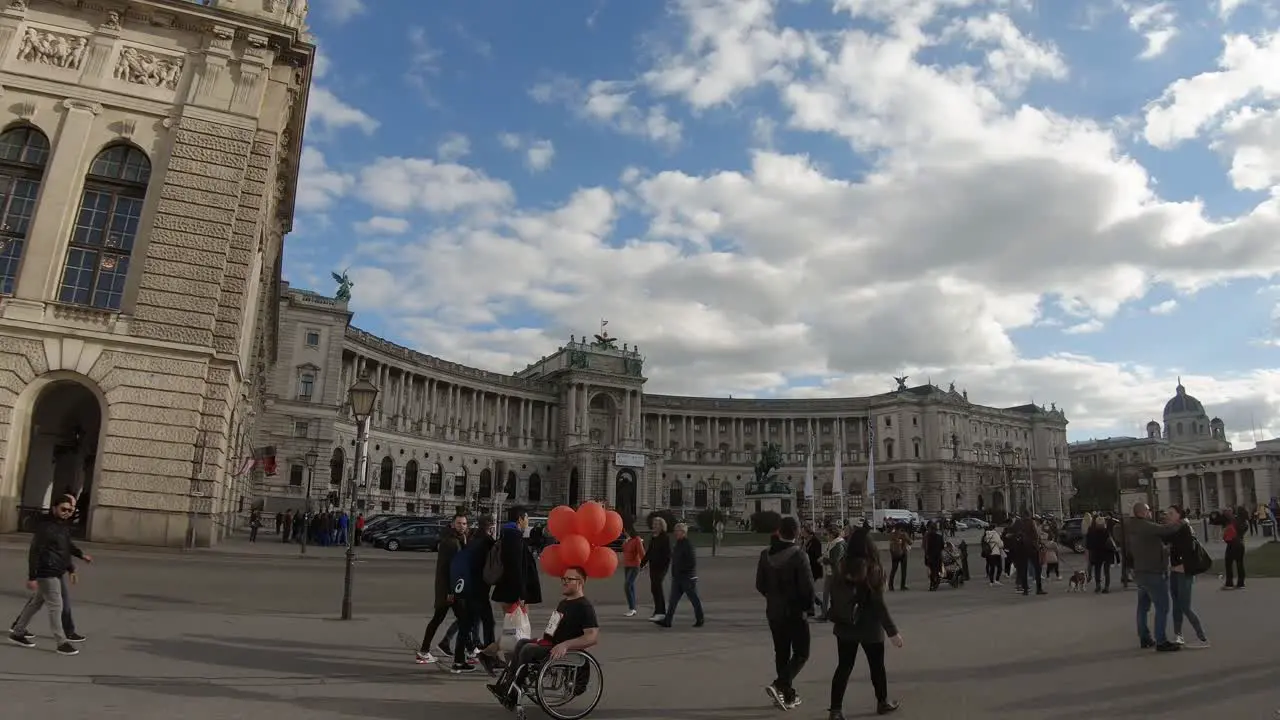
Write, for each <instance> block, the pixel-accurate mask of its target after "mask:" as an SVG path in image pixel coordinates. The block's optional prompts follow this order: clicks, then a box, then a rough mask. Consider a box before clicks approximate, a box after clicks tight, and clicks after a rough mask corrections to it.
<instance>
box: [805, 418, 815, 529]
mask: <svg viewBox="0 0 1280 720" xmlns="http://www.w3.org/2000/svg"><path fill="white" fill-rule="evenodd" d="M813 443H814V435H813V433H809V457H808V460H807V461H806V462H805V468H804V494H805V495H806V496H808V498H809V522H810V523H812V524H813V529H814V530H817V529H818V505H817V503H815V502H814V494H815V493H814V491H813Z"/></svg>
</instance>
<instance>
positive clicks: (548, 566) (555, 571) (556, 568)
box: [538, 545, 565, 577]
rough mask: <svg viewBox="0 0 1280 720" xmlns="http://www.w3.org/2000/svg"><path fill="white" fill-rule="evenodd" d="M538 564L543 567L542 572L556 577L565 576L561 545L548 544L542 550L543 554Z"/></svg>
mask: <svg viewBox="0 0 1280 720" xmlns="http://www.w3.org/2000/svg"><path fill="white" fill-rule="evenodd" d="M538 565H540V566H541V567H542V572H544V573H546V574H548V575H554V576H556V577H563V576H564V571H565V564H564V563H563V562H561V560H560V546H559V545H548V546H547V547H546V549H545V550H543V551H542V556H541V557H539V558H538Z"/></svg>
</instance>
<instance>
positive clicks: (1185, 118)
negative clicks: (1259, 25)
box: [1143, 33, 1280, 148]
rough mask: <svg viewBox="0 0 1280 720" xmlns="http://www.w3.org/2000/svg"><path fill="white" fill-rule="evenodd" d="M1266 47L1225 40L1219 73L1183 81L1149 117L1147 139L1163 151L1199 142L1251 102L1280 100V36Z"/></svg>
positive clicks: (1266, 39)
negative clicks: (1207, 131)
mask: <svg viewBox="0 0 1280 720" xmlns="http://www.w3.org/2000/svg"><path fill="white" fill-rule="evenodd" d="M1260 40H1261V41H1260V42H1258V41H1255V40H1254V39H1253V38H1251V37H1248V36H1246V35H1230V36H1227V37H1225V38H1223V50H1222V55H1221V57H1220V58H1219V59H1218V65H1219V69H1218V70H1211V71H1207V72H1202V73H1200V74H1198V75H1195V76H1193V77H1190V78H1183V79H1180V80H1177V81H1175V82H1173V83H1172V84H1170V85H1169V87H1168V88H1166V89H1165V91H1164V94H1163V96H1162V97H1161V98H1160V100H1159V101H1157V102H1154V103H1152V104H1151V105H1150V106H1149V107H1148V108H1147V112H1146V126H1145V128H1144V130H1143V135H1144V137H1145V138H1146V140H1147V142H1149V143H1151V144H1152V145H1154V146H1156V147H1158V148H1169V147H1172V146H1174V145H1176V144H1178V143H1179V142H1182V141H1184V140H1190V139H1191V138H1194V137H1196V136H1198V135H1199V134H1200V133H1201V132H1202V131H1203V130H1204V129H1205V128H1206V127H1208V126H1210V125H1211V124H1212V123H1213V122H1214V121H1216V120H1219V119H1221V118H1222V116H1223V115H1224V114H1225V113H1226V112H1227V111H1228V110H1230V109H1231V108H1232V107H1234V106H1235V105H1237V104H1238V103H1240V102H1242V101H1244V100H1245V99H1247V98H1250V97H1265V98H1277V97H1280V73H1277V72H1275V68H1276V67H1280V33H1275V34H1271V35H1266V36H1263V37H1262V38H1260Z"/></svg>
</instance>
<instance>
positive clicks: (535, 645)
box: [488, 567, 600, 707]
mask: <svg viewBox="0 0 1280 720" xmlns="http://www.w3.org/2000/svg"><path fill="white" fill-rule="evenodd" d="M586 583H587V571H586V570H583V569H582V568H580V567H571V568H567V569H566V570H565V571H564V575H563V576H562V577H561V578H560V584H561V588H562V590H561V595H562V596H563V597H562V598H561V600H560V604H559V605H557V606H556V609H555V612H553V613H551V618H550V619H549V620H548V621H547V627H546V629H545V630H543V632H542V637H541V638H538V639H536V640H520V641H518V642H517V643H516V647H515V650H514V652H512V653H511V655H510V657H509V658H508V659H507V666H506V668H505V669H504V670H503V672H502V676H501V677H499V678H498V681H497V682H496V683H493V684H492V685H489V686H488V687H489V690H490V692H492V693H493V694H494V695H495V696H496V697H497V698H498V700H499V701H501V702H502V704H503V705H504V706H507V707H512V706H514V705H515V702H516V696H517V694H516V688H515V683H516V681H517V680H518V679H520V678H521V674H522V673H523V672H525V671H527V670H532V669H533V668H534V667H535V666H537V665H541V664H542V663H543V662H546V661H547V660H559V659H560V658H562V657H564V656H565V654H567V653H570V652H573V651H575V650H586V649H588V648H591V647H594V646H595V645H596V643H597V642H599V640H600V623H599V621H598V620H597V619H596V609H595V606H593V605H592V604H591V601H590V600H588V599H587V596H586Z"/></svg>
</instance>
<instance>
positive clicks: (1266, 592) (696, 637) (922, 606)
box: [0, 543, 1280, 720]
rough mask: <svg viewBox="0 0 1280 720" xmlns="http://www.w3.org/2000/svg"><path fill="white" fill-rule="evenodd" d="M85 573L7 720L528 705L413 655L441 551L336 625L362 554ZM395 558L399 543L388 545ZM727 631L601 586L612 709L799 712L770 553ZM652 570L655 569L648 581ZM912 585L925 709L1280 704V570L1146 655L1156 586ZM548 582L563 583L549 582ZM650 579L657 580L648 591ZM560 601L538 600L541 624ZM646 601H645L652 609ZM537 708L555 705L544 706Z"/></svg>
mask: <svg viewBox="0 0 1280 720" xmlns="http://www.w3.org/2000/svg"><path fill="white" fill-rule="evenodd" d="M97 555H98V557H97V562H95V563H94V564H93V566H91V567H89V568H86V569H85V570H84V571H83V573H82V576H83V577H82V582H81V583H80V584H79V585H77V586H75V588H73V590H72V594H73V602H74V607H75V611H76V617H77V623H78V625H79V629H80V630H81V631H82V632H84V633H85V634H86V635H88V636H89V640H88V642H87V643H85V645H84V646H83V647H84V652H83V653H82V654H81V655H79V656H77V657H61V656H58V655H55V654H54V653H53V652H51V649H50V646H49V641H48V639H47V627H46V621H45V619H43V618H38V619H37V620H36V622H35V623H33V627H32V629H33V630H34V631H35V632H37V633H39V634H41V635H43V636H45V637H41V638H40V643H41V645H40V647H39V648H37V649H35V650H24V649H21V648H17V647H0V680H3V681H5V682H6V683H7V686H6V687H5V688H4V696H5V703H4V708H5V711H6V712H5V713H4V715H5V716H6V717H9V716H12V717H15V718H16V717H37V716H38V717H40V718H42V719H44V720H62V719H64V718H66V719H79V718H85V719H86V720H88V719H93V720H98V719H101V718H125V717H127V718H131V719H132V720H150V719H152V718H154V719H156V720H159V719H161V718H163V719H164V720H171V718H174V717H182V718H189V719H191V720H200V719H202V718H210V719H213V718H217V719H218V720H227V719H234V718H245V719H255V720H256V719H258V718H270V719H271V720H293V719H294V718H297V719H298V720H304V719H305V720H336V719H338V718H354V717H359V718H367V719H370V720H384V719H385V720H422V719H423V718H427V717H432V716H434V715H435V713H445V714H447V715H446V716H447V717H449V718H457V719H459V720H471V719H473V718H477V719H478V718H499V719H500V718H503V717H509V715H507V714H506V713H505V711H503V710H501V709H500V708H498V707H497V706H496V705H495V704H494V703H493V701H492V700H491V699H490V698H489V697H488V694H487V693H486V691H485V690H484V688H483V684H484V681H483V680H482V679H480V678H477V677H453V676H450V675H448V674H446V673H444V672H442V671H441V670H440V669H438V668H436V667H433V666H417V665H414V664H413V663H412V660H411V655H412V650H411V647H412V646H413V645H415V644H416V641H417V640H418V639H419V638H420V636H421V632H422V628H423V625H424V618H423V617H422V614H423V612H424V609H425V608H426V607H427V606H429V605H430V602H431V580H430V579H431V573H432V571H433V568H434V557H433V556H426V555H404V554H395V555H392V554H385V553H384V554H382V555H383V557H379V556H378V555H375V554H369V559H368V560H366V561H364V562H362V563H361V564H360V565H359V567H358V568H357V581H356V582H357V584H356V596H355V598H356V613H357V615H358V619H357V620H355V621H351V622H345V623H344V622H341V621H337V620H335V619H334V618H335V616H336V614H337V608H338V604H339V599H340V592H341V584H342V564H341V563H338V562H308V561H303V560H298V559H296V558H294V557H288V556H280V557H274V556H266V557H260V558H246V557H239V556H235V555H218V554H213V553H204V554H200V553H194V554H169V555H164V554H160V553H136V552H129V551H114V550H110V549H101V550H97ZM387 555H391V556H392V557H394V558H395V559H393V560H392V559H386V558H385V556H387ZM24 564H25V553H24V552H22V551H21V549H20V548H19V547H17V546H16V545H15V544H14V543H4V544H0V578H8V580H7V581H4V582H0V601H5V602H7V604H8V606H9V607H10V610H11V611H12V612H14V613H16V612H17V610H18V607H19V605H20V604H21V602H22V598H23V591H22V580H23V574H24ZM700 576H701V584H702V592H703V595H704V597H705V600H706V605H707V612H708V623H707V625H706V627H704V628H701V629H694V628H692V627H689V625H690V624H691V621H692V617H691V616H690V614H689V612H690V611H689V609H688V607H687V606H686V605H682V607H681V609H680V613H679V615H680V616H679V617H678V618H677V627H676V628H674V629H672V630H662V629H659V628H655V627H653V626H650V625H649V624H648V623H645V622H644V621H643V620H637V619H625V618H623V617H622V611H623V609H624V608H623V606H622V602H621V590H620V588H619V587H618V585H619V581H615V580H610V581H602V582H593V583H592V584H591V586H590V593H591V595H592V597H593V598H594V599H595V601H596V602H597V604H598V606H599V608H600V613H601V617H602V619H603V621H604V625H605V627H604V638H605V640H604V643H603V645H602V646H601V647H600V648H599V651H598V653H597V655H598V657H599V658H600V659H601V662H602V663H603V665H604V668H605V675H606V691H605V699H604V701H603V703H602V704H601V706H600V708H599V709H598V710H597V711H596V713H594V714H593V715H592V717H596V718H601V719H604V720H609V719H612V720H632V719H637V718H653V719H655V720H657V719H664V720H665V719H672V718H675V719H688V720H719V719H721V718H723V719H724V720H730V719H733V720H738V719H740V718H748V719H755V718H768V717H772V716H774V715H776V714H777V712H776V711H774V710H772V709H771V708H770V707H769V706H768V704H767V702H766V698H765V696H764V693H763V690H762V687H763V685H764V683H765V682H766V681H767V680H769V679H770V676H771V674H772V659H771V651H770V649H769V641H768V635H767V631H766V629H765V627H764V622H763V618H762V616H761V615H762V613H761V601H760V600H759V598H758V597H757V596H756V594H755V592H754V590H753V588H752V581H753V577H754V563H753V561H752V560H751V559H748V558H716V559H710V558H703V560H702V562H701V567H700ZM642 582H643V580H642ZM913 583H914V586H915V589H914V590H913V591H911V592H907V593H894V594H893V595H891V596H890V598H889V602H890V605H891V607H892V608H893V611H894V613H895V618H896V620H897V621H898V624H899V625H900V626H901V628H902V632H903V635H904V637H905V638H906V641H907V647H906V648H905V649H903V650H895V649H893V648H890V650H889V678H890V687H891V691H892V693H893V694H894V695H895V696H896V697H899V698H901V699H902V701H903V712H902V713H901V714H900V715H899V716H900V717H904V718H923V717H926V716H930V717H947V718H956V719H958V720H964V719H969V718H973V719H977V718H983V719H986V718H992V717H1009V716H1016V717H1019V718H1027V719H1033V720H1034V719H1041V718H1043V719H1044V720H1078V719H1079V718H1081V717H1087V716H1089V715H1094V714H1098V713H1105V715H1106V717H1108V718H1148V717H1159V718H1162V720H1181V719H1182V718H1187V719H1188V720H1190V719H1192V718H1194V719H1195V720H1200V719H1201V718H1203V717H1205V716H1206V714H1208V713H1211V712H1213V711H1215V710H1217V709H1219V708H1222V707H1224V705H1223V703H1224V702H1226V703H1228V706H1229V707H1230V714H1231V716H1232V717H1236V718H1248V719H1250V720H1252V719H1255V718H1257V719H1263V718H1272V717H1274V715H1273V713H1274V711H1275V709H1276V708H1277V707H1280V696H1278V695H1280V693H1278V692H1277V690H1276V688H1277V687H1280V669H1278V666H1277V658H1276V655H1275V653H1274V650H1273V648H1274V640H1273V637H1272V634H1271V633H1268V632H1265V631H1263V632H1259V630H1264V629H1265V628H1268V627H1270V624H1269V623H1270V621H1271V620H1272V619H1273V617H1274V607H1275V601H1276V599H1277V595H1278V594H1280V581H1258V582H1255V583H1254V584H1253V585H1252V586H1251V587H1250V588H1249V589H1248V590H1245V591H1243V592H1218V591H1216V589H1215V588H1213V587H1212V585H1211V583H1210V582H1209V581H1206V582H1204V583H1202V584H1201V585H1200V586H1199V587H1198V588H1197V592H1198V597H1197V603H1196V604H1197V606H1198V608H1199V610H1200V612H1201V615H1202V617H1203V618H1204V620H1205V623H1206V625H1207V627H1208V629H1209V632H1210V634H1211V635H1212V638H1213V640H1214V647H1213V648H1212V649H1209V650H1202V651H1197V652H1191V651H1185V652H1182V653H1178V654H1167V655H1156V654H1154V653H1149V652H1140V651H1139V650H1138V649H1137V647H1136V637H1135V633H1134V630H1133V623H1134V620H1133V604H1134V597H1135V596H1134V593H1133V592H1123V591H1117V592H1113V593H1112V594H1110V595H1102V596H1099V595H1094V594H1092V593H1085V594H1067V593H1065V592H1064V590H1065V588H1064V584H1063V583H1050V584H1049V589H1050V592H1051V594H1050V595H1049V596H1046V597H1031V598H1023V597H1020V596H1015V595H1014V594H1013V592H1012V591H1011V590H1010V589H1009V588H1008V587H999V588H989V587H987V586H986V585H977V584H971V585H970V586H968V587H965V588H963V589H961V590H958V591H956V590H950V589H944V590H941V591H939V592H937V593H928V592H921V591H920V589H921V588H923V587H924V582H923V578H922V577H921V576H920V569H919V568H918V567H917V568H913ZM545 589H546V590H547V591H548V593H554V592H555V590H556V588H555V586H554V585H553V584H552V583H545ZM644 594H645V593H644V592H643V591H642V592H641V595H642V596H643V595H644ZM545 612H546V608H545V607H544V608H538V609H536V610H535V613H534V624H535V627H536V626H537V625H538V623H539V621H540V620H541V619H542V618H543V617H545ZM642 614H643V613H642ZM813 633H814V649H813V657H812V659H811V660H810V662H809V665H808V667H807V668H806V669H805V671H804V673H803V675H802V676H801V678H800V682H799V690H800V692H801V695H802V696H803V697H804V698H805V704H804V705H803V706H801V708H800V709H798V710H796V711H794V712H792V713H790V714H789V715H791V716H796V717H804V718H821V717H824V714H823V710H824V708H825V707H826V701H825V700H826V694H827V689H828V683H829V679H830V674H831V670H832V668H833V665H834V660H835V648H834V643H833V640H832V638H831V636H830V629H829V627H828V626H824V625H814V626H813ZM846 711H847V712H848V714H849V716H850V717H869V716H870V715H871V697H870V690H869V687H868V681H867V675H866V670H865V668H863V667H861V666H860V667H858V668H857V669H855V671H854V675H853V679H852V681H851V687H850V690H849V693H848V697H847V700H846ZM530 717H539V714H538V713H536V712H531V714H530Z"/></svg>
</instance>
